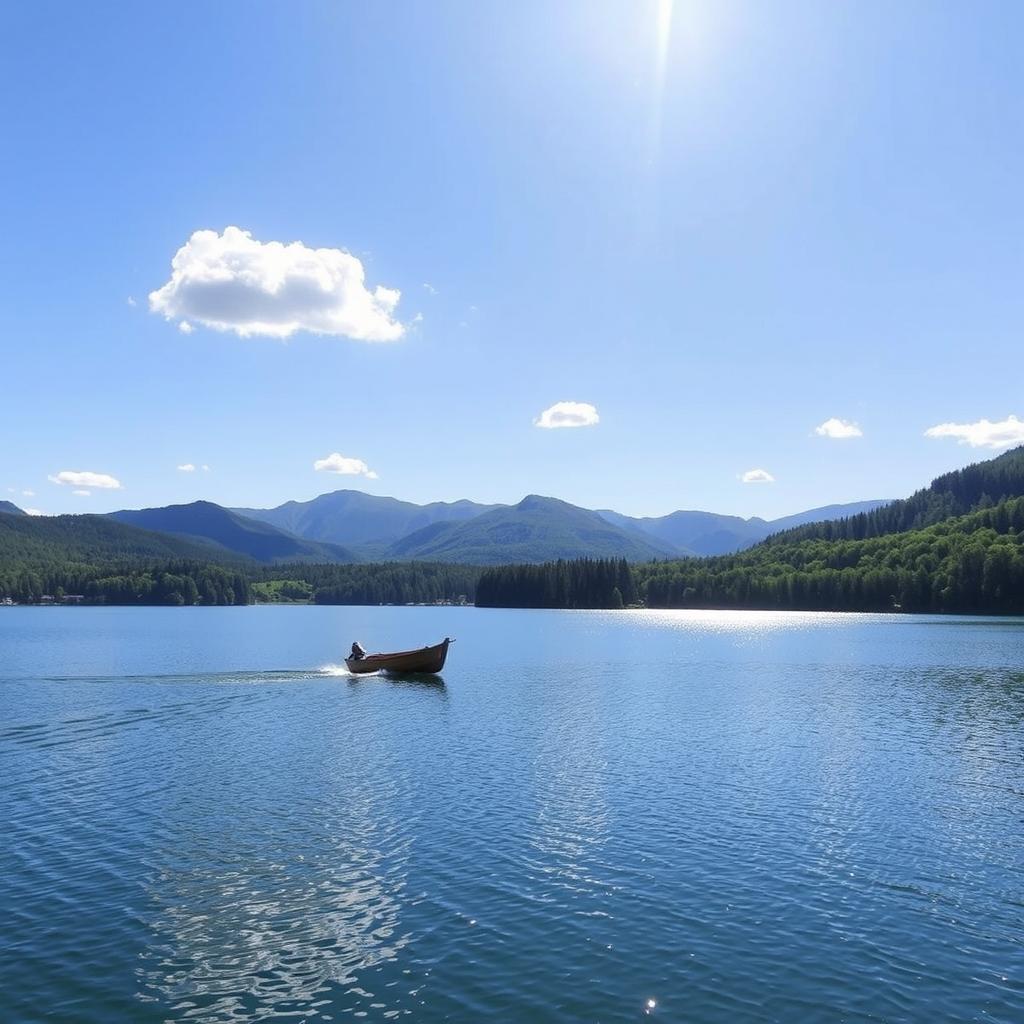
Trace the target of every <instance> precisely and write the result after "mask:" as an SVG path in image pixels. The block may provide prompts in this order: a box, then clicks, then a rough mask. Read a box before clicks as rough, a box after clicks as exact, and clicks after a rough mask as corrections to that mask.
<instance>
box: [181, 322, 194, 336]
mask: <svg viewBox="0 0 1024 1024" xmlns="http://www.w3.org/2000/svg"><path fill="white" fill-rule="evenodd" d="M178 330H179V331H181V333H182V334H191V333H192V332H193V331H194V330H195V328H194V327H193V326H192V325H191V324H190V323H189V322H188V321H187V320H182V321H181V323H179V324H178Z"/></svg>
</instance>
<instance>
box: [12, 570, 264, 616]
mask: <svg viewBox="0 0 1024 1024" xmlns="http://www.w3.org/2000/svg"><path fill="white" fill-rule="evenodd" d="M69 595H75V596H77V597H81V598H82V599H83V600H84V602H85V603H87V604H118V605H233V604H248V603H249V579H248V578H247V577H246V575H245V574H244V573H243V572H241V571H238V570H235V569H230V568H225V567H222V566H219V565H212V564H209V563H205V562H190V561H184V562H168V563H164V564H155V565H153V564H150V565H140V564H138V563H134V562H129V563H120V564H113V565H107V566H96V565H84V564H74V563H72V564H69V565H66V566H55V565H51V566H46V567H43V568H31V567H28V566H20V567H11V568H4V569H0V600H5V599H7V600H11V601H14V602H15V603H17V604H39V603H41V602H42V601H43V600H44V597H49V598H53V599H54V600H55V601H56V602H60V601H62V600H63V599H65V598H66V597H67V596H69Z"/></svg>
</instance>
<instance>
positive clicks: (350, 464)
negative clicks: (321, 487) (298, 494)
mask: <svg viewBox="0 0 1024 1024" xmlns="http://www.w3.org/2000/svg"><path fill="white" fill-rule="evenodd" d="M313 468H314V469H315V470H317V471H318V472H322V473H340V474H341V475H342V476H365V477H366V479H367V480H376V479H377V474H376V473H375V472H374V471H373V470H372V469H370V467H369V466H368V465H367V464H366V463H365V462H363V460H362V459H352V458H349V457H348V456H346V455H341V454H339V453H338V452H332V453H331V454H330V455H328V456H327V458H326V459H317V460H316V462H314V463H313Z"/></svg>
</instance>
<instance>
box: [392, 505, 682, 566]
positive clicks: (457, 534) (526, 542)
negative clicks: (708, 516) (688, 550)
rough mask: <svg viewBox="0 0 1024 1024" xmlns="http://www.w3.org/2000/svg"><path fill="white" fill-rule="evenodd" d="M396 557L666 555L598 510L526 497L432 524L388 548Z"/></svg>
mask: <svg viewBox="0 0 1024 1024" xmlns="http://www.w3.org/2000/svg"><path fill="white" fill-rule="evenodd" d="M390 554H391V555H392V556H393V557H395V558H401V559H411V560H430V561H438V562H447V561H451V562H466V563H470V564H476V565H494V564H501V563H510V562H545V561H550V560H553V559H559V558H581V557H594V558H625V559H627V560H628V561H634V562H636V561H645V560H649V559H652V558H665V557H668V556H669V552H668V551H667V549H666V548H665V547H664V546H663V545H660V544H658V543H657V542H654V541H652V540H645V539H644V538H643V537H641V536H639V535H638V534H635V533H632V532H630V531H627V530H624V529H622V528H621V527H619V526H616V525H615V524H613V523H609V522H608V521H607V520H605V519H604V518H603V517H602V516H600V515H599V514H598V513H597V512H591V511H589V510H588V509H583V508H578V507H577V506H575V505H570V504H568V503H567V502H564V501H559V500H558V499H557V498H546V497H542V496H540V495H536V494H531V495H528V496H527V497H525V498H524V499H523V500H522V501H521V502H519V504H518V505H513V506H511V507H502V508H497V509H493V510H491V511H490V512H484V513H482V514H481V515H479V516H475V517H474V518H472V519H470V520H467V521H466V522H462V523H433V524H431V525H430V526H427V527H424V528H423V529H422V530H418V531H416V532H415V533H412V534H410V535H409V536H408V537H405V538H403V539H402V540H400V541H398V542H396V543H395V544H392V545H391V548H390Z"/></svg>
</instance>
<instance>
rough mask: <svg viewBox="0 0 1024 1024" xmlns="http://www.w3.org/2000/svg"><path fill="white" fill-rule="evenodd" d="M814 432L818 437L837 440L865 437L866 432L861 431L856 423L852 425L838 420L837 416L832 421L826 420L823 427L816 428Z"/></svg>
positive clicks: (846, 421)
mask: <svg viewBox="0 0 1024 1024" xmlns="http://www.w3.org/2000/svg"><path fill="white" fill-rule="evenodd" d="M814 432H815V433H816V434H817V435H818V437H832V438H836V439H837V440H841V439H843V438H847V437H863V436H864V431H863V430H861V429H860V427H858V426H857V424H856V423H851V422H850V421H849V420H841V419H837V418H836V417H835V416H833V417H832V418H831V419H828V420H825V422H824V423H822V424H821V426H818V427H815V428H814Z"/></svg>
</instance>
